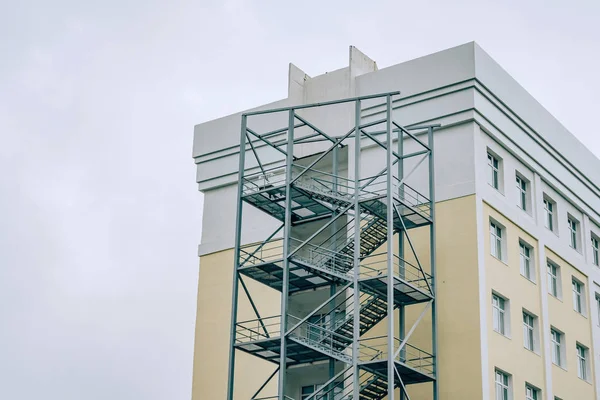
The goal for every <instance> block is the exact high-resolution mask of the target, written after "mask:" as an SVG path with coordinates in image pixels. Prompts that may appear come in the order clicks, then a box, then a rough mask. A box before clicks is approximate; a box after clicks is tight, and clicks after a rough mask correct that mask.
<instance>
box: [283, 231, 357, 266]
mask: <svg viewBox="0 0 600 400" xmlns="http://www.w3.org/2000/svg"><path fill="white" fill-rule="evenodd" d="M301 244H302V241H300V240H298V239H291V247H292V248H294V249H295V248H298V247H299V246H300V245H301ZM294 258H296V259H298V260H300V261H303V262H305V263H307V264H309V265H313V266H315V267H321V268H324V269H328V270H330V271H333V272H336V273H338V274H342V275H347V274H348V271H349V270H351V269H352V267H353V265H354V258H352V257H348V256H346V255H344V254H340V253H338V252H336V251H333V250H329V249H327V248H325V247H322V246H317V245H314V244H312V243H306V244H305V245H303V246H302V247H301V248H300V249H299V250H298V251H297V252H296V253H295V254H294Z"/></svg>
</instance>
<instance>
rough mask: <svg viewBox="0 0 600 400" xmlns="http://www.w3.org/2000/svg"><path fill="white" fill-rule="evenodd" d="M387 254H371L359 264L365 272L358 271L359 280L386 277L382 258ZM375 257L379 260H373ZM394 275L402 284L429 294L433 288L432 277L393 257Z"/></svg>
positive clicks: (400, 258) (385, 268) (385, 262)
mask: <svg viewBox="0 0 600 400" xmlns="http://www.w3.org/2000/svg"><path fill="white" fill-rule="evenodd" d="M386 255H387V253H377V254H371V255H369V256H368V257H366V258H365V259H363V262H362V263H361V265H360V267H361V269H367V271H359V276H360V278H361V279H369V278H373V277H378V276H383V275H387V260H386V259H384V257H385V256H386ZM376 257H381V258H382V259H381V260H373V259H374V258H376ZM393 265H394V275H395V276H397V277H398V278H400V279H402V280H403V281H404V282H406V283H408V284H411V285H413V286H415V287H416V288H418V289H424V290H426V291H428V292H431V290H432V289H431V290H430V288H432V287H433V277H432V276H431V275H430V274H428V273H427V272H425V271H423V270H422V269H421V268H420V267H418V266H416V265H414V264H413V263H411V262H410V261H407V260H406V259H404V258H402V257H400V256H397V255H396V254H394V255H393Z"/></svg>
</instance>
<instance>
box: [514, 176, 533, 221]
mask: <svg viewBox="0 0 600 400" xmlns="http://www.w3.org/2000/svg"><path fill="white" fill-rule="evenodd" d="M515 175H516V178H515V181H516V184H517V194H518V196H519V198H518V202H517V206H518V207H519V208H520V209H521V210H523V211H525V212H526V213H529V212H530V210H529V209H530V205H529V203H530V202H529V186H530V183H529V180H527V179H525V178H524V177H523V176H522V175H521V174H519V173H518V172H517V173H516V174H515Z"/></svg>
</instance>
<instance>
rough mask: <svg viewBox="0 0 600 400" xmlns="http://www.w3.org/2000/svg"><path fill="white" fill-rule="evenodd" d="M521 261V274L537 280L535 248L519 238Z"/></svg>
mask: <svg viewBox="0 0 600 400" xmlns="http://www.w3.org/2000/svg"><path fill="white" fill-rule="evenodd" d="M519 263H520V269H521V275H522V276H524V277H525V278H527V279H529V280H530V281H532V282H535V279H534V277H535V272H534V263H533V248H532V247H531V246H530V245H528V244H527V243H525V242H524V241H522V240H519Z"/></svg>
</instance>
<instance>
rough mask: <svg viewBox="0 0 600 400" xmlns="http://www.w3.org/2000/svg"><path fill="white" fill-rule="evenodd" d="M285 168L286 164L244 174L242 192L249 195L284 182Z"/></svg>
mask: <svg viewBox="0 0 600 400" xmlns="http://www.w3.org/2000/svg"><path fill="white" fill-rule="evenodd" d="M285 169H286V166H285V165H283V166H278V167H273V168H269V169H266V170H264V172H263V171H260V172H256V173H254V174H249V175H246V176H244V180H243V182H242V185H243V188H242V194H243V195H244V196H245V195H249V194H252V193H256V192H260V191H261V190H265V189H269V188H273V187H277V186H280V185H284V184H285V178H286V176H285Z"/></svg>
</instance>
